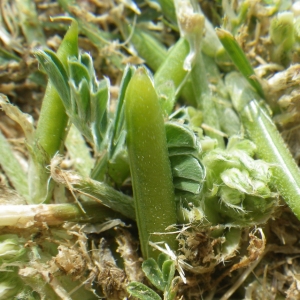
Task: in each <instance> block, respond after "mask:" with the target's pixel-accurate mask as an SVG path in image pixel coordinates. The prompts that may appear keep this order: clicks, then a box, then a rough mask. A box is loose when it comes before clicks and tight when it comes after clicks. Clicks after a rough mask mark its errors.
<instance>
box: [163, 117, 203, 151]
mask: <svg viewBox="0 0 300 300" xmlns="http://www.w3.org/2000/svg"><path fill="white" fill-rule="evenodd" d="M165 130H166V135H167V143H168V148H173V147H174V148H193V149H198V148H199V147H200V146H199V143H198V141H197V137H196V135H195V133H194V132H193V131H192V130H191V129H190V128H189V127H188V126H186V125H183V124H180V123H178V122H167V123H165Z"/></svg>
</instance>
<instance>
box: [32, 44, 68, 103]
mask: <svg viewBox="0 0 300 300" xmlns="http://www.w3.org/2000/svg"><path fill="white" fill-rule="evenodd" d="M35 55H36V57H37V59H38V61H39V63H40V64H41V65H42V66H43V68H44V69H45V71H46V72H47V74H48V76H49V78H50V80H51V82H52V83H53V85H54V86H55V88H56V90H57V92H58V94H59V96H60V98H61V99H62V101H63V102H64V104H65V106H66V108H69V107H70V89H69V84H68V74H67V71H66V69H65V68H64V66H63V64H62V62H61V61H60V59H59V58H58V57H57V55H56V54H55V53H54V52H53V51H51V50H47V49H45V50H37V51H36V52H35Z"/></svg>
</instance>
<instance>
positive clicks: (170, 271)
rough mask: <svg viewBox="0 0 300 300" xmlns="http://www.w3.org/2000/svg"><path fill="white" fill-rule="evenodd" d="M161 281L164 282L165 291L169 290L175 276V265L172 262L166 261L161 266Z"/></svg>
mask: <svg viewBox="0 0 300 300" xmlns="http://www.w3.org/2000/svg"><path fill="white" fill-rule="evenodd" d="M162 274H163V279H164V281H165V282H166V287H165V289H169V288H170V286H171V283H172V280H173V278H174V275H175V263H174V261H172V260H167V261H165V262H164V264H163V266H162Z"/></svg>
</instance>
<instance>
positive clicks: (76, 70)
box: [68, 57, 91, 87]
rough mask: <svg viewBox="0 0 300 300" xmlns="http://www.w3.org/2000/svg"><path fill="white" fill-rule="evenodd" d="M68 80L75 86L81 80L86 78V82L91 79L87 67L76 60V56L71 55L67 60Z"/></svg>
mask: <svg viewBox="0 0 300 300" xmlns="http://www.w3.org/2000/svg"><path fill="white" fill-rule="evenodd" d="M68 66H69V72H70V80H72V81H73V82H74V83H75V86H77V87H78V86H79V84H80V82H81V81H82V80H84V79H85V80H86V81H87V82H88V83H90V81H91V77H90V74H89V71H88V69H87V68H86V66H85V65H83V64H82V63H81V62H79V61H78V59H77V58H75V57H71V58H69V60H68Z"/></svg>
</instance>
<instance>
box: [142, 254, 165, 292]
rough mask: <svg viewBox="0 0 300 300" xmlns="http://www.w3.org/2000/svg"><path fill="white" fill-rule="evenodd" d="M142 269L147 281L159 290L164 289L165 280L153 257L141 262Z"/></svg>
mask: <svg viewBox="0 0 300 300" xmlns="http://www.w3.org/2000/svg"><path fill="white" fill-rule="evenodd" d="M142 269H143V271H144V273H145V275H146V276H147V278H148V279H149V281H150V282H151V283H152V284H153V285H154V286H155V287H156V288H157V289H159V290H161V291H164V290H165V287H166V281H165V280H164V277H163V273H162V271H161V270H160V268H159V266H158V264H157V262H156V261H155V260H154V259H153V258H149V259H147V260H145V261H144V262H143V264H142Z"/></svg>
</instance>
